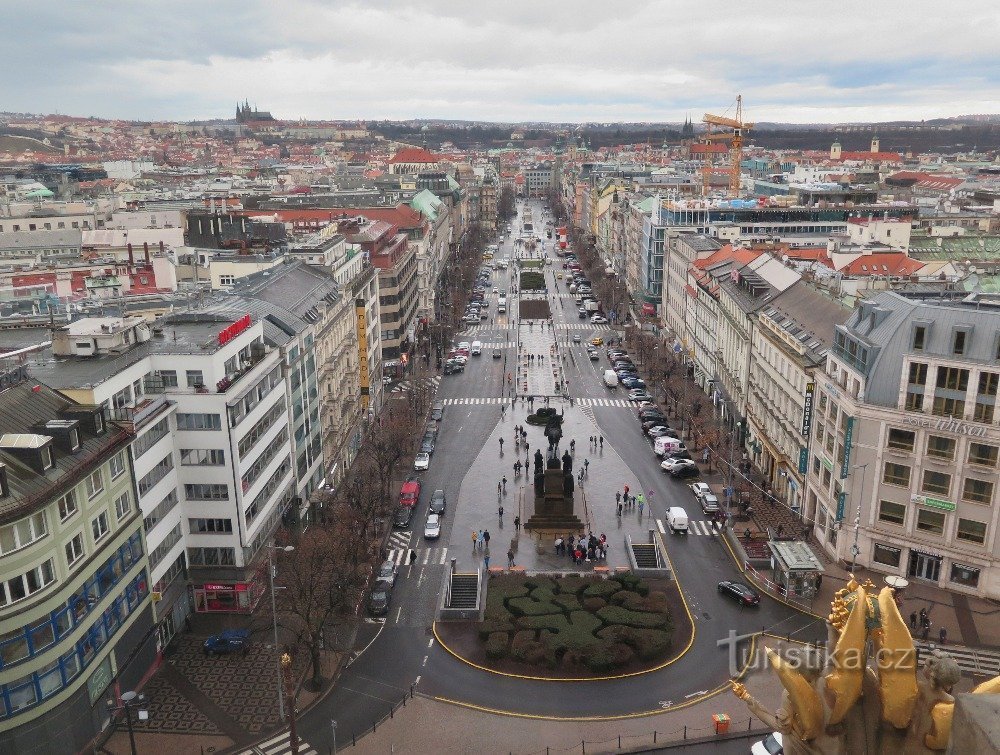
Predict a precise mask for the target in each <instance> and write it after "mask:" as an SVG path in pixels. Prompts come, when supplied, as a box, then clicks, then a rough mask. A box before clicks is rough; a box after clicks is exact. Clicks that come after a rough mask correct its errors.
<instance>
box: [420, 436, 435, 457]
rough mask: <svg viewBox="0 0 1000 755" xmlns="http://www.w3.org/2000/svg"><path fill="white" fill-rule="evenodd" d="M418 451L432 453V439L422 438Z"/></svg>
mask: <svg viewBox="0 0 1000 755" xmlns="http://www.w3.org/2000/svg"><path fill="white" fill-rule="evenodd" d="M420 453H422V454H427V455H428V456H430V455H431V454H432V453H434V441H432V440H424V441H422V442H421V443H420Z"/></svg>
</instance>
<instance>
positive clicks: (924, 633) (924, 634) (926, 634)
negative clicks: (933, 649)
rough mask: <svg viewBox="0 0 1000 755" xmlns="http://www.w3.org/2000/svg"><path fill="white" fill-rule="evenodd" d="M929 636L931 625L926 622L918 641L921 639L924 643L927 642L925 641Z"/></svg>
mask: <svg viewBox="0 0 1000 755" xmlns="http://www.w3.org/2000/svg"><path fill="white" fill-rule="evenodd" d="M930 636H931V623H930V621H928V622H927V623H926V624H924V627H923V629H921V631H920V639H922V640H923V641H924V642H927V639H928V638H929V637H930Z"/></svg>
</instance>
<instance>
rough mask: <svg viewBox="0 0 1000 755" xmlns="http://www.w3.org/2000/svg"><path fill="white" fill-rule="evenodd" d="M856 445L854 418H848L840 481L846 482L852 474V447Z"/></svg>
mask: <svg viewBox="0 0 1000 755" xmlns="http://www.w3.org/2000/svg"><path fill="white" fill-rule="evenodd" d="M853 443H854V417H848V418H847V429H846V430H844V460H843V462H842V463H841V465H840V479H841V480H846V479H847V475H849V474H850V473H851V445H852V444H853Z"/></svg>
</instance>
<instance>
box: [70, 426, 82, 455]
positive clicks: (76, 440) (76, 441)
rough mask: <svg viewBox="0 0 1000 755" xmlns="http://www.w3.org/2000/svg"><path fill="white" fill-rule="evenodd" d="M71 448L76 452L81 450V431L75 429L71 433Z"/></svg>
mask: <svg viewBox="0 0 1000 755" xmlns="http://www.w3.org/2000/svg"><path fill="white" fill-rule="evenodd" d="M69 446H70V448H72V449H73V450H74V451H76V450H78V449H79V448H80V431H79V430H78V429H77V428H75V427H74V428H73V429H72V430H70V431H69Z"/></svg>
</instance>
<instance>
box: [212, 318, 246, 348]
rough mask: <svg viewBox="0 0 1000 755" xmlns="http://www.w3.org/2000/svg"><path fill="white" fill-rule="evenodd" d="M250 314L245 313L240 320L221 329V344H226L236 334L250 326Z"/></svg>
mask: <svg viewBox="0 0 1000 755" xmlns="http://www.w3.org/2000/svg"><path fill="white" fill-rule="evenodd" d="M250 324H251V320H250V315H243V317H241V318H240V319H239V320H237V321H236V322H234V323H233V324H232V325H229V326H228V327H226V328H223V329H222V330H220V331H219V346H225V345H226V344H227V343H229V342H230V341H232V340H233V339H234V338H236V336H238V335H239V334H240V333H242V332H243V331H244V330H246V329H247V328H249V327H250Z"/></svg>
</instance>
